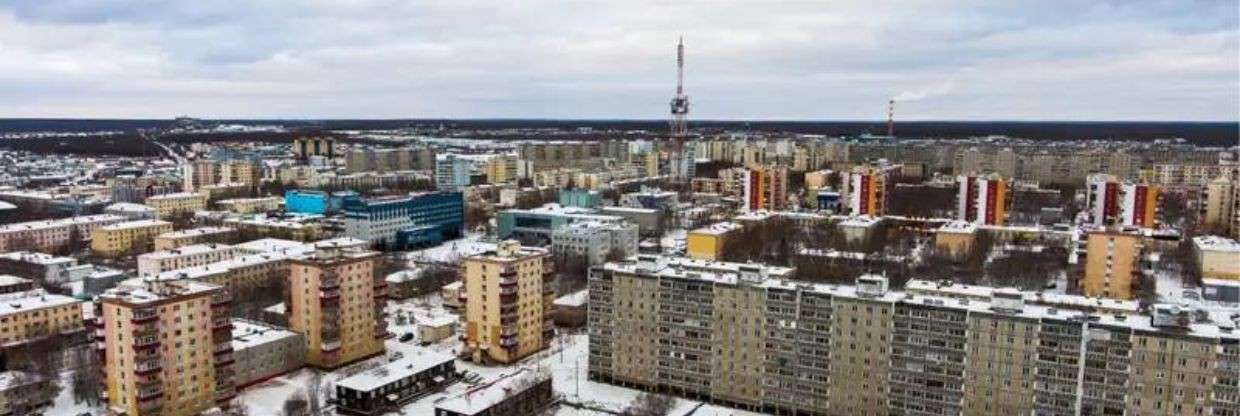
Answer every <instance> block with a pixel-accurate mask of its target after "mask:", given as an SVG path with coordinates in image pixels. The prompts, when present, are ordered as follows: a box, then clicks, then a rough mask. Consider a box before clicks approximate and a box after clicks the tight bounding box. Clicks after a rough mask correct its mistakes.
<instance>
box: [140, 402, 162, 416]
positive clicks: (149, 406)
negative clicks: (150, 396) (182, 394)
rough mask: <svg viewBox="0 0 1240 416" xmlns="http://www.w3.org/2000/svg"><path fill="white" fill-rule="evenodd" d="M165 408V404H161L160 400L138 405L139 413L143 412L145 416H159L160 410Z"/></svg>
mask: <svg viewBox="0 0 1240 416" xmlns="http://www.w3.org/2000/svg"><path fill="white" fill-rule="evenodd" d="M163 408H164V405H163V403H160V401H158V400H150V401H145V402H139V403H138V411H140V412H142V413H143V414H157V413H159V411H160V410H163Z"/></svg>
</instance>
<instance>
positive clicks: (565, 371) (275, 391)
mask: <svg viewBox="0 0 1240 416" xmlns="http://www.w3.org/2000/svg"><path fill="white" fill-rule="evenodd" d="M388 308H389V312H391V316H393V322H392V323H391V324H390V326H389V329H390V330H391V331H392V333H394V334H396V335H397V337H399V336H400V335H404V334H405V333H414V334H415V339H413V340H410V341H409V342H400V341H399V340H398V338H393V339H389V340H388V341H387V355H386V357H377V358H374V359H371V360H368V361H367V362H365V363H361V364H356V365H354V366H351V367H350V368H348V369H345V370H340V371H334V372H331V373H329V374H326V375H325V377H324V378H323V384H324V385H331V384H334V382H335V381H336V380H339V379H342V378H344V377H347V376H348V375H350V374H353V373H356V372H357V371H361V369H364V368H369V367H373V366H376V365H381V364H383V363H385V362H387V361H390V360H394V359H398V357H410V356H413V355H417V354H420V353H424V352H427V351H438V352H446V353H452V354H455V353H456V351H457V348H458V346H459V341H458V340H457V339H456V337H455V336H454V337H450V338H448V339H445V340H443V341H441V342H438V343H434V344H431V345H428V346H421V345H419V342H418V340H417V339H416V333H417V332H416V331H415V330H414V328H415V326H416V325H415V322H416V321H424V320H430V319H442V318H444V317H446V316H454V314H453V313H452V312H451V311H448V310H446V309H444V308H443V306H442V304H441V302H440V300H439V298H438V295H437V294H431V295H429V296H426V297H424V298H420V299H412V300H408V301H403V302H393V303H390V304H389V305H388ZM400 314H403V315H405V316H407V317H410V318H411V319H407V322H406V323H404V324H402V325H397V324H396V322H395V321H396V319H397V318H396V317H397V316H398V315H400ZM588 348H589V342H588V338H587V336H586V335H585V334H580V333H577V334H561V335H559V336H557V337H556V339H555V341H554V342H553V344H552V346H551V348H550V349H548V350H546V351H543V352H540V353H538V354H536V355H534V356H531V357H529V358H527V359H525V360H523V361H522V362H520V363H518V364H517V365H511V366H482V365H477V364H474V363H471V362H467V361H460V360H458V361H457V362H456V366H457V369H458V370H463V371H467V372H470V373H474V374H477V375H479V376H481V377H482V379H483V382H485V381H488V380H494V379H496V378H499V377H501V376H503V375H505V374H511V373H513V372H516V371H518V370H520V369H522V368H525V369H531V370H535V369H543V370H545V371H548V372H550V373H551V375H552V378H553V380H552V387H553V388H554V390H555V392H556V393H557V394H559V395H560V396H561V398H562V400H563V401H564V402H567V403H574V404H581V405H586V407H591V408H601V409H606V410H607V412H599V411H594V410H585V409H577V408H574V407H571V406H567V405H561V406H559V408H558V410H557V411H556V413H555V414H556V415H558V416H587V415H589V416H594V415H607V414H614V413H612V412H619V411H622V410H624V408H625V407H626V406H628V405H629V403H631V402H632V401H633V400H634V399H636V398H637V397H638V396H639V395H640V394H641V392H640V391H637V390H632V389H627V388H623V387H617V386H612V385H608V384H603V383H596V382H592V381H589V380H587V377H586V374H587V360H588V356H589V350H588ZM313 371H315V370H311V369H303V370H300V371H297V372H294V373H292V374H288V375H285V376H282V377H277V378H274V379H272V380H270V381H267V382H265V383H262V384H259V385H256V386H252V387H249V388H247V389H246V390H245V391H243V392H241V394H240V395H239V396H238V397H239V399H240V400H239V402H240V403H243V404H244V405H245V406H246V407H247V408H248V409H249V410H250V414H264V415H265V414H279V412H280V410H281V406H282V404H283V403H284V400H285V399H286V398H288V397H290V396H291V395H294V394H298V392H299V391H303V390H304V389H305V386H306V385H307V383H308V381H309V380H310V378H311V376H312V374H313ZM469 387H471V386H470V385H467V384H464V383H457V384H454V385H452V386H450V387H448V388H447V389H446V390H445V391H442V392H439V393H436V394H432V395H430V396H427V397H424V398H422V399H420V400H417V401H415V402H413V403H410V404H409V405H407V406H405V407H404V408H403V409H401V414H402V415H430V414H434V408H435V403H436V402H437V401H440V400H443V399H446V398H449V397H454V396H456V395H459V394H461V393H463V392H465V390H467V389H468V388H469ZM671 414H672V415H689V414H692V415H695V416H697V415H704V416H723V415H735V416H747V415H757V414H756V413H750V412H743V411H739V410H735V409H731V408H726V407H718V406H711V405H704V404H702V403H699V402H695V401H690V400H683V399H678V400H677V401H676V407H675V410H674V411H673V412H672V413H671Z"/></svg>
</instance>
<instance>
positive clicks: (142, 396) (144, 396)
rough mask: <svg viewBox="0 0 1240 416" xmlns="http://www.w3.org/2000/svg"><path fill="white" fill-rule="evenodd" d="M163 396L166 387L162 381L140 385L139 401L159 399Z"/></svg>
mask: <svg viewBox="0 0 1240 416" xmlns="http://www.w3.org/2000/svg"><path fill="white" fill-rule="evenodd" d="M163 395H164V386H163V383H161V382H160V381H150V382H144V383H138V401H146V400H153V399H158V398H160V397H163Z"/></svg>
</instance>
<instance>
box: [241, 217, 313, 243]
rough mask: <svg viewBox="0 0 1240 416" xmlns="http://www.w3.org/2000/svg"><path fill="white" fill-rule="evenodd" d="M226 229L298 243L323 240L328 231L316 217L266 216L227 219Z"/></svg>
mask: <svg viewBox="0 0 1240 416" xmlns="http://www.w3.org/2000/svg"><path fill="white" fill-rule="evenodd" d="M223 225H224V226H225V227H229V228H233V229H236V230H237V233H238V234H242V235H251V236H259V237H262V238H284V239H293V240H297V241H313V240H317V239H319V238H322V237H323V236H324V234H326V231H324V230H323V226H322V225H321V224H320V222H319V218H315V217H287V218H277V217H269V216H266V215H264V214H259V215H254V216H248V217H234V218H227V219H225V220H224V221H223Z"/></svg>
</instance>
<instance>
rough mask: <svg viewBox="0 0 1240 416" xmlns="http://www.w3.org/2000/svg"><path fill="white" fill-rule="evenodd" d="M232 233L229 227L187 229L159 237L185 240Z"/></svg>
mask: <svg viewBox="0 0 1240 416" xmlns="http://www.w3.org/2000/svg"><path fill="white" fill-rule="evenodd" d="M232 231H234V230H233V229H232V228H228V227H199V228H190V229H185V230H180V231H173V232H169V233H163V234H160V235H159V237H160V238H185V237H197V236H202V235H209V234H219V233H227V232H232Z"/></svg>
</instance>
